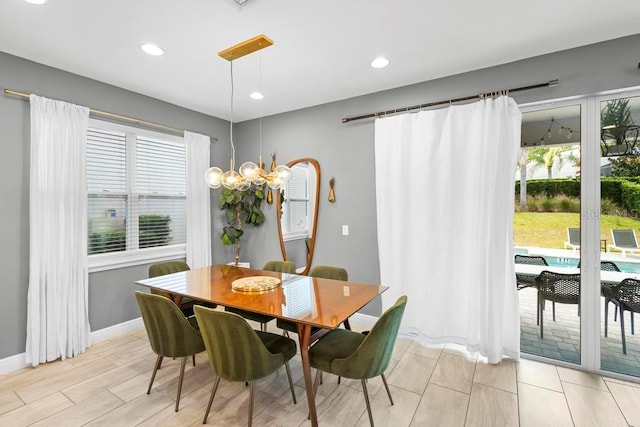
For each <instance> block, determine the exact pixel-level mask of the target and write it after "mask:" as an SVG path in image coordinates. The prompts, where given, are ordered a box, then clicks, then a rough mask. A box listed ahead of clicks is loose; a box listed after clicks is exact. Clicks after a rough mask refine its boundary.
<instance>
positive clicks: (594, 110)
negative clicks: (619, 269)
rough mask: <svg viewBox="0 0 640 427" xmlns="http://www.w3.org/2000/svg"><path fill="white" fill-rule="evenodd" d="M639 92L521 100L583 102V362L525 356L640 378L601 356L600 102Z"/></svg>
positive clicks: (525, 108)
mask: <svg viewBox="0 0 640 427" xmlns="http://www.w3.org/2000/svg"><path fill="white" fill-rule="evenodd" d="M635 96H640V86H639V87H633V88H626V89H617V90H612V91H607V92H601V93H596V94H591V95H584V96H575V97H567V98H561V99H555V100H544V101H536V102H531V103H524V104H520V105H519V107H520V110H521V111H522V112H523V113H525V112H530V111H538V110H543V109H550V108H557V107H566V106H575V105H579V106H580V128H581V140H580V241H581V242H582V245H581V247H580V263H581V264H580V266H581V267H580V275H581V276H580V278H581V284H580V286H581V289H582V290H583V291H582V292H581V293H580V307H581V309H580V364H579V365H577V364H572V363H568V362H563V361H560V360H555V359H549V358H545V357H541V356H535V355H529V354H526V353H525V355H526V358H531V359H534V360H540V361H544V362H545V363H551V364H554V365H559V366H566V367H569V368H574V369H575V368H579V369H582V370H586V371H590V372H595V373H597V374H601V375H606V376H609V377H619V378H624V379H631V380H632V381H638V380H639V379H640V378H638V377H633V376H629V375H624V374H619V373H616V372H611V371H604V370H602V368H601V360H600V356H601V354H600V336H601V316H600V305H601V303H602V302H601V296H600V217H601V212H600V198H601V194H600V157H601V155H600V105H601V102H603V101H610V100H613V99H618V98H629V97H635Z"/></svg>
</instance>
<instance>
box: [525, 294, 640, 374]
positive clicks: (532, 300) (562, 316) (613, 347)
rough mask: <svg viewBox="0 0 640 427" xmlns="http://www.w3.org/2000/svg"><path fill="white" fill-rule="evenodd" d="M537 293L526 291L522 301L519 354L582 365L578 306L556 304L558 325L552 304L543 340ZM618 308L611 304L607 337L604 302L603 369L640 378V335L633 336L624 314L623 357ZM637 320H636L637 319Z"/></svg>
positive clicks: (626, 314) (602, 301) (549, 305)
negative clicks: (615, 312) (615, 315)
mask: <svg viewBox="0 0 640 427" xmlns="http://www.w3.org/2000/svg"><path fill="white" fill-rule="evenodd" d="M536 295H537V294H536V290H535V289H534V288H525V289H522V290H520V291H519V292H518V296H519V297H520V331H521V335H520V350H521V351H522V352H524V353H529V354H534V355H537V356H544V357H549V358H552V359H557V360H562V361H565V362H570V363H580V318H579V317H578V307H577V306H576V305H568V304H556V321H555V322H554V321H553V320H552V311H551V304H550V303H547V307H546V309H545V314H544V339H541V338H540V327H539V326H538V325H537V324H536V298H537V296H536ZM614 311H615V306H614V305H613V304H609V330H608V334H607V335H608V336H607V337H605V336H604V298H601V318H602V319H603V320H602V325H601V331H602V333H601V337H600V338H601V341H600V351H601V359H602V369H604V370H607V371H611V372H617V373H621V374H626V375H632V376H637V377H640V332H638V333H637V334H636V335H632V334H631V324H630V321H629V319H630V317H629V316H630V315H629V313H628V312H626V313H625V330H626V333H625V337H626V341H627V354H623V353H622V339H621V331H620V322H619V321H615V320H614ZM636 317H637V316H636Z"/></svg>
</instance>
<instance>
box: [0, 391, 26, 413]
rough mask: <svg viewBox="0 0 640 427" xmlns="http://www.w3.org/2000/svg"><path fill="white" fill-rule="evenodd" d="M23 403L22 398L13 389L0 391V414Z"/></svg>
mask: <svg viewBox="0 0 640 427" xmlns="http://www.w3.org/2000/svg"><path fill="white" fill-rule="evenodd" d="M24 404H25V403H24V402H23V401H22V399H20V398H19V397H18V395H17V394H16V393H15V392H14V391H13V390H11V391H5V392H4V393H0V415H2V414H4V413H5V412H9V411H11V410H12V409H15V408H19V407H21V406H24Z"/></svg>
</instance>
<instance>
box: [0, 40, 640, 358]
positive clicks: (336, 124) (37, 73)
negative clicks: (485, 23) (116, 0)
mask: <svg viewBox="0 0 640 427" xmlns="http://www.w3.org/2000/svg"><path fill="white" fill-rule="evenodd" d="M434 60H437V58H436V59H434ZM638 60H640V36H632V37H626V38H622V39H618V40H613V41H610V42H605V43H600V44H596V45H592V46H588V47H583V48H578V49H573V50H570V51H564V52H558V53H554V54H551V55H545V56H541V57H536V58H532V59H527V60H523V61H518V62H515V63H511V64H506V65H502V66H498V67H493V68H489V69H484V70H479V71H474V72H470V73H465V74H460V75H456V76H451V77H447V78H443V79H439V80H434V81H430V82H425V83H420V84H416V85H412V86H407V87H403V88H398V89H394V90H389V91H384V92H379V93H376V94H372V95H366V96H362V97H358V98H352V99H348V100H343V101H339V102H334V103H330V104H325V105H320V106H317V107H313V108H307V109H303V110H298V111H293V112H290V113H284V114H279V115H275V116H270V117H265V118H264V119H263V123H262V126H263V131H262V138H263V154H265V155H266V156H268V154H269V153H270V152H272V151H275V152H277V154H278V162H279V163H286V162H288V161H290V160H292V159H296V158H300V157H313V158H316V159H317V160H318V161H319V162H320V166H321V169H322V176H321V195H320V200H321V202H320V206H319V212H320V217H319V222H318V239H317V243H316V254H315V259H314V264H316V265H318V264H329V265H338V266H342V267H344V268H346V269H347V270H348V272H349V276H350V279H352V280H354V281H359V282H368V283H378V282H379V279H380V277H379V263H378V252H377V251H378V249H377V235H376V207H375V206H376V200H375V187H374V152H373V138H374V129H373V122H372V121H370V120H366V121H359V122H353V123H350V124H342V123H341V122H340V119H341V118H342V117H346V116H352V115H358V114H361V113H368V112H374V111H379V110H386V109H390V108H395V107H402V106H406V105H414V104H419V103H422V102H428V101H435V100H442V99H448V98H455V97H458V96H466V95H470V94H474V93H477V92H486V91H492V90H499V89H505V88H509V87H517V86H522V85H529V84H532V83H538V82H545V81H548V80H552V79H556V78H558V79H560V85H559V86H558V87H555V88H547V89H540V90H534V91H530V92H521V93H517V94H514V98H515V99H516V100H517V101H518V102H520V103H525V102H532V101H536V100H545V99H555V98H560V97H566V96H573V95H581V94H592V93H596V92H600V91H605V90H612V89H618V88H625V87H632V86H639V85H640V72H639V71H638V70H637V63H638ZM383 72H384V71H383ZM0 87H2V88H5V87H6V88H10V89H16V90H20V91H24V92H33V93H38V94H41V95H44V96H48V97H51V98H57V99H62V100H67V101H70V102H74V103H78V104H82V105H87V106H90V107H94V108H98V109H102V110H107V111H113V112H117V113H121V114H126V115H131V116H135V117H140V118H143V119H146V120H151V121H155V122H158V123H163V124H166V125H170V126H175V127H179V128H185V129H189V130H193V131H196V132H201V133H206V134H210V135H216V136H218V137H220V141H219V142H217V143H215V144H212V162H213V163H212V164H216V165H219V166H221V167H225V168H226V165H228V158H229V147H228V135H229V132H228V126H227V123H226V122H224V121H223V120H219V119H215V118H211V117H208V116H205V115H202V114H199V113H196V112H193V111H189V110H185V109H182V108H179V107H176V106H174V105H170V104H167V103H164V102H161V101H157V100H154V99H151V98H148V97H144V96H141V95H137V94H135V93H132V92H128V91H125V90H122V89H118V88H115V87H113V86H109V85H106V84H102V83H99V82H96V81H92V80H89V79H85V78H82V77H79V76H76V75H72V74H69V73H65V72H62V71H59V70H55V69H52V68H49V67H46V66H43V65H39V64H35V63H32V62H29V61H25V60H22V59H19V58H16V57H13V56H10V55H6V54H2V53H0ZM300 96H304V94H303V93H302V94H300ZM0 120H1V122H0V124H1V126H0V180H1V181H0V182H1V183H2V184H0V200H2V204H1V205H0V236H1V243H2V245H1V247H0V267H1V268H0V272H1V273H2V276H1V277H2V279H1V280H2V284H1V285H0V286H1V288H2V291H3V292H2V299H0V324H2V325H3V328H2V331H1V332H0V338H1V340H0V358H4V357H7V356H10V355H14V354H19V353H22V352H23V351H24V343H25V329H26V314H25V312H26V301H27V298H26V295H27V286H28V257H29V247H28V243H29V233H28V231H29V230H28V226H29V220H28V218H29V216H28V213H29V210H28V195H29V106H28V103H27V102H25V101H22V100H20V99H14V98H12V97H7V96H0ZM235 135H237V137H236V144H237V148H238V150H237V160H238V164H240V163H241V162H243V161H246V160H249V159H251V160H254V161H255V160H257V159H256V157H257V155H258V121H257V120H253V121H247V122H243V123H240V124H238V125H237V128H236V133H235ZM332 176H335V179H336V186H335V190H336V202H335V203H333V204H332V203H329V202H328V201H327V195H328V181H329V179H330V178H331V177H332ZM217 197H218V192H217V191H214V192H212V209H213V211H212V212H213V220H212V222H213V231H212V233H213V238H212V240H213V253H214V262H227V261H231V260H232V258H233V248H230V247H225V248H223V247H221V246H220V243H219V242H220V240H219V233H220V226H221V224H222V223H223V221H224V219H223V218H222V212H221V211H220V210H219V209H218V207H217ZM410 207H411V205H410V201H407V209H410ZM265 213H266V215H267V219H268V220H267V221H266V222H265V224H264V225H263V226H261V227H259V228H252V227H249V229H248V230H247V236H246V238H245V239H243V240H244V243H243V245H244V246H243V252H242V253H243V256H242V258H243V260H246V261H250V262H251V263H252V265H253V266H258V267H259V266H261V265H262V264H263V263H264V262H266V261H268V260H271V259H278V258H279V257H280V247H279V244H278V241H277V239H276V235H277V228H276V224H275V212H274V205H266V204H265ZM342 224H348V225H349V228H350V235H349V236H342V234H341V226H342ZM416 226H420V225H419V224H416ZM425 244H442V242H425ZM146 267H147V266H139V267H135V268H127V269H121V270H117V271H105V272H100V273H94V274H91V276H90V294H89V295H90V299H89V310H90V320H91V326H92V329H93V330H97V329H101V328H104V327H107V326H111V325H114V324H117V323H120V322H123V321H126V320H130V319H132V318H135V317H137V315H138V314H137V309H136V307H135V303H134V301H133V298H131V291H132V289H133V287H134V286H133V285H132V282H133V280H135V279H138V278H140V277H144V276H146ZM385 285H393V284H392V283H385ZM364 312H365V313H370V314H378V313H379V312H380V304H379V301H376V302H374V303H373V304H371V305H370V306H368V307H367V308H365V310H364Z"/></svg>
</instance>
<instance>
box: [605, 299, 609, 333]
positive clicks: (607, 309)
mask: <svg viewBox="0 0 640 427" xmlns="http://www.w3.org/2000/svg"><path fill="white" fill-rule="evenodd" d="M608 323H609V299H608V298H605V299H604V336H605V337H606V336H607V329H608V328H607V324H608Z"/></svg>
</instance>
